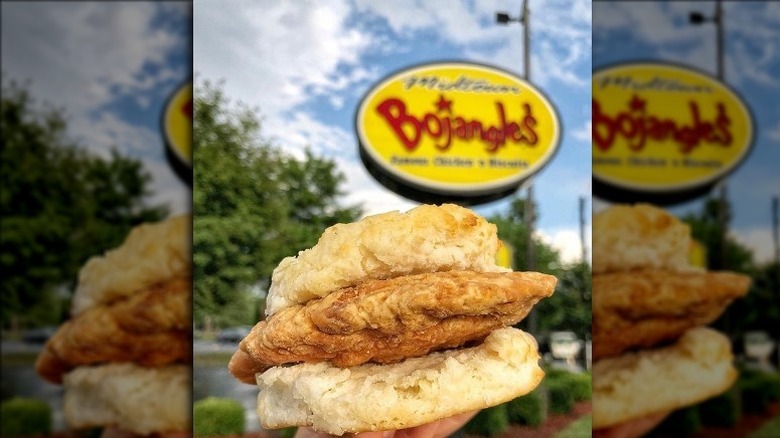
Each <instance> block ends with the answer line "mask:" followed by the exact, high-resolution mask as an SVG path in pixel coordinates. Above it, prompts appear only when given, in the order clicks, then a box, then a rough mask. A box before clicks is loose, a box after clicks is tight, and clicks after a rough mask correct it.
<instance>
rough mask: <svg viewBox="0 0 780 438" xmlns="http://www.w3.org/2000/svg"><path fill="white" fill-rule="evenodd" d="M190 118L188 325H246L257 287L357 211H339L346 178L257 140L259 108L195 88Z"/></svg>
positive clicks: (310, 158)
mask: <svg viewBox="0 0 780 438" xmlns="http://www.w3.org/2000/svg"><path fill="white" fill-rule="evenodd" d="M198 90H199V92H198V94H197V96H195V101H194V115H193V117H194V119H193V154H194V155H193V159H194V162H195V163H196V165H195V166H194V172H193V212H194V215H195V219H194V224H193V263H194V266H193V269H194V272H193V277H194V306H193V313H194V315H193V316H194V320H195V323H196V324H197V325H198V326H203V325H204V324H208V323H215V324H216V325H219V326H225V325H232V326H234V325H241V324H251V323H254V322H256V321H257V316H258V315H259V314H260V309H259V307H260V305H262V302H261V301H260V300H261V298H262V291H263V290H264V289H266V288H267V286H268V284H269V281H270V277H271V272H272V271H273V269H274V268H275V267H276V265H278V263H279V262H280V261H281V260H282V258H284V257H287V256H292V255H295V254H296V253H297V252H298V251H300V250H303V249H306V248H308V247H310V246H312V245H313V244H314V243H316V241H317V239H318V238H319V236H320V235H321V234H322V231H323V230H324V229H325V228H326V227H328V226H330V225H333V224H336V223H339V222H351V221H353V220H355V219H356V218H357V217H359V215H360V209H359V208H355V207H348V208H342V207H340V206H338V204H337V201H336V200H337V198H338V197H339V196H341V195H342V193H341V189H340V187H341V184H342V183H343V182H344V175H343V174H341V173H339V172H338V170H337V168H336V165H335V163H334V162H332V161H330V160H326V159H321V158H318V157H315V156H314V155H313V154H312V153H311V152H309V151H307V152H306V153H305V156H304V158H303V159H296V158H294V157H292V156H289V155H287V154H285V153H283V152H282V151H280V150H279V149H277V148H274V147H273V146H272V145H270V144H268V142H266V141H264V140H263V139H262V138H261V136H260V122H259V120H258V118H257V115H256V112H255V111H254V110H252V109H249V108H246V107H244V106H242V105H240V104H238V105H234V104H232V103H231V102H230V101H229V100H228V99H227V98H226V97H225V96H224V94H223V92H222V90H221V89H220V87H219V86H215V85H213V84H211V83H209V82H205V83H202V84H200V85H199V87H198Z"/></svg>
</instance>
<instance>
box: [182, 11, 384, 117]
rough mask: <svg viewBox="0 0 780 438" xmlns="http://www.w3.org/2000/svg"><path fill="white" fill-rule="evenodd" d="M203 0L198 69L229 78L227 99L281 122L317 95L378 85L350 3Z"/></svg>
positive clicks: (196, 23) (197, 21)
mask: <svg viewBox="0 0 780 438" xmlns="http://www.w3.org/2000/svg"><path fill="white" fill-rule="evenodd" d="M227 6H228V5H226V4H224V3H221V2H211V1H204V0H199V1H196V2H195V3H194V18H193V27H194V30H193V35H194V40H193V52H194V62H193V65H194V70H195V73H196V74H197V75H200V76H201V77H202V78H204V79H210V80H220V79H225V87H224V88H225V93H226V94H227V95H228V96H231V97H233V98H235V99H238V100H242V101H245V102H248V103H251V104H253V105H254V104H259V105H260V110H261V112H263V113H264V114H272V115H276V114H279V113H282V112H284V111H286V110H289V109H291V108H294V107H295V106H296V105H299V104H301V103H304V102H306V101H307V100H308V99H310V98H312V97H314V96H316V95H328V94H330V93H333V92H336V91H341V90H344V89H346V88H347V87H350V86H352V85H353V84H355V83H357V82H361V81H367V80H369V79H372V78H374V77H375V76H374V75H375V72H372V71H370V70H366V69H364V68H361V67H360V66H358V61H359V59H360V56H361V55H363V54H364V53H365V52H366V51H367V50H368V49H369V48H370V46H371V44H372V39H371V36H370V35H369V34H367V33H364V32H360V31H358V30H357V29H354V28H349V27H348V26H347V18H348V17H349V13H350V8H349V5H348V3H347V2H346V1H331V2H327V3H322V2H314V1H305V2H304V1H302V2H275V1H256V2H254V1H252V2H250V1H240V2H239V1H236V2H230V3H229V7H227Z"/></svg>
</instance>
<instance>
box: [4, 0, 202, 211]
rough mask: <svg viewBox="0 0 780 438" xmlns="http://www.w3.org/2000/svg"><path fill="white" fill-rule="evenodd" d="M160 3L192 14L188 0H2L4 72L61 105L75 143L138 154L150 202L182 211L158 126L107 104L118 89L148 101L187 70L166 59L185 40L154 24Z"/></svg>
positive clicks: (183, 193)
mask: <svg viewBox="0 0 780 438" xmlns="http://www.w3.org/2000/svg"><path fill="white" fill-rule="evenodd" d="M159 8H162V10H164V11H165V12H164V13H166V14H169V15H168V16H170V14H177V15H179V16H180V17H185V19H186V17H188V15H189V6H188V5H187V3H186V2H180V3H173V2H171V3H166V4H165V5H164V6H159V5H156V4H154V3H135V2H134V3H89V2H87V3H79V4H73V3H64V4H63V3H39V2H34V3H16V4H9V3H3V5H2V12H3V14H2V15H3V17H2V36H3V38H2V60H3V62H2V65H3V73H4V76H6V75H7V77H8V78H13V79H16V80H21V81H26V80H29V81H30V92H31V94H32V95H33V96H34V97H36V98H37V99H39V100H42V101H46V102H48V103H50V104H52V105H53V106H55V107H59V108H64V109H65V110H66V116H67V120H68V135H69V136H70V137H71V138H73V139H74V140H76V142H77V143H78V144H80V145H83V146H84V147H86V148H87V149H88V150H90V151H91V152H93V153H95V154H97V155H99V156H102V157H108V156H109V155H110V149H111V148H113V147H115V148H116V149H117V150H118V151H119V152H120V153H121V154H123V155H128V156H131V157H133V158H137V159H140V160H141V161H142V163H143V165H144V167H145V168H146V169H147V170H148V171H149V172H150V173H151V175H152V178H153V181H152V184H151V187H150V188H151V190H152V191H153V192H154V194H153V195H152V197H151V198H150V199H147V200H146V201H147V203H149V204H158V203H167V204H170V206H171V208H172V210H173V211H174V212H182V211H186V210H189V208H190V207H189V205H188V204H189V202H188V199H189V196H188V193H189V188H188V187H187V186H185V185H184V184H183V183H182V182H181V181H179V180H178V179H177V177H176V176H175V175H174V174H173V172H172V171H171V169H170V167H169V166H168V164H167V162H165V161H164V155H163V142H162V138H161V135H160V133H159V132H158V131H152V130H150V129H148V128H145V127H143V126H139V125H134V124H132V123H129V122H128V121H127V120H125V119H123V118H121V117H120V116H118V115H117V114H116V113H114V112H111V111H109V110H107V109H106V105H108V104H110V103H112V102H115V101H116V99H117V98H119V97H129V98H131V99H134V100H135V101H136V102H137V103H138V104H139V105H140V106H141V107H145V108H148V106H149V103H150V99H151V97H152V96H153V94H151V93H155V92H156V90H158V89H159V88H160V87H161V86H167V85H173V84H175V83H176V82H178V81H181V80H183V79H184V78H185V77H186V76H188V74H187V72H186V71H185V68H184V67H183V66H181V67H171V66H170V65H169V64H168V62H167V57H168V56H169V55H171V54H172V53H176V52H177V51H179V52H181V51H183V50H185V47H186V43H187V41H186V39H185V35H182V34H180V33H177V32H174V31H171V29H167V28H165V27H161V26H153V24H152V23H153V22H154V20H155V19H156V18H158V15H157V14H158V13H161V9H159ZM145 68H150V71H145ZM155 128H156V126H155Z"/></svg>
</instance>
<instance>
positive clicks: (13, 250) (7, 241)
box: [0, 83, 167, 327]
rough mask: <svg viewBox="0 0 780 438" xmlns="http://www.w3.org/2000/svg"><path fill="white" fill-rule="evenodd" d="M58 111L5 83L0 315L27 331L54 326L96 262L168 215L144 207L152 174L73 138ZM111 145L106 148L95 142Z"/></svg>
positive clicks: (138, 164) (135, 163)
mask: <svg viewBox="0 0 780 438" xmlns="http://www.w3.org/2000/svg"><path fill="white" fill-rule="evenodd" d="M66 128H67V126H66V122H65V119H64V117H63V115H62V113H61V111H57V110H51V109H40V108H39V107H38V106H37V105H36V104H35V102H34V101H33V100H32V98H31V97H30V96H29V95H28V94H27V92H26V91H25V90H23V89H22V88H20V87H19V86H18V85H16V84H14V83H11V84H10V85H8V86H6V85H5V84H3V97H2V143H3V159H2V160H0V221H2V222H0V227H1V228H2V230H3V232H2V233H1V234H0V268H1V269H2V271H3V273H4V275H3V281H2V286H0V287H1V288H2V301H1V302H0V309H1V310H0V315H1V316H2V324H3V326H5V327H7V326H9V324H10V323H11V322H12V320H13V322H15V323H18V324H20V325H23V326H27V327H34V326H43V325H55V324H58V323H59V322H60V321H61V319H62V317H63V313H64V310H65V309H66V308H67V303H66V302H63V300H67V298H68V296H67V291H68V290H70V289H71V288H72V287H73V286H74V284H75V280H76V274H77V272H78V269H79V268H80V267H81V266H82V265H83V264H84V262H85V261H86V260H87V259H88V258H89V257H91V256H94V255H97V254H102V253H103V252H105V251H106V250H108V249H111V248H113V247H115V246H117V245H119V244H120V243H121V242H122V240H123V239H124V237H125V236H126V235H127V233H128V231H129V230H130V229H131V228H132V227H134V226H136V225H138V224H140V223H141V222H147V221H155V220H159V219H161V218H162V217H164V216H165V215H167V210H166V209H165V208H163V207H161V206H155V207H148V206H146V205H145V204H144V199H145V198H146V197H147V195H149V194H150V193H149V183H150V182H151V176H150V175H149V174H148V173H147V172H146V170H145V169H144V168H143V166H142V164H141V162H140V161H137V160H134V159H130V158H127V157H123V156H121V155H119V154H118V153H117V152H116V151H112V152H111V155H110V157H109V158H103V157H99V156H96V155H93V154H91V153H89V152H88V151H87V149H86V148H84V147H80V146H79V145H77V144H75V143H73V142H71V141H70V140H69V139H68V135H67V129H66ZM90 146H92V147H103V146H105V147H108V146H109V145H90Z"/></svg>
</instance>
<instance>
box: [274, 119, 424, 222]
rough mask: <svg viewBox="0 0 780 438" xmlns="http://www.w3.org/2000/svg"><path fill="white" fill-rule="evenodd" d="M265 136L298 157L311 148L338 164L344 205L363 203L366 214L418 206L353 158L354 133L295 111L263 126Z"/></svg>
mask: <svg viewBox="0 0 780 438" xmlns="http://www.w3.org/2000/svg"><path fill="white" fill-rule="evenodd" d="M264 128H265V136H266V137H267V138H268V139H269V140H270V141H271V142H272V143H275V144H279V143H282V142H283V144H284V145H285V150H286V151H287V152H288V153H290V154H292V155H293V156H295V157H297V158H303V156H304V150H305V149H306V148H307V147H308V148H310V149H311V151H312V152H314V153H315V154H316V155H318V156H326V157H329V158H331V159H333V160H334V161H335V162H336V165H337V167H338V170H339V171H340V172H342V173H343V174H344V176H345V177H346V181H345V183H344V186H343V189H344V191H345V192H346V196H345V197H344V198H343V199H342V200H341V203H342V205H353V204H361V205H362V206H363V209H364V214H365V215H367V216H368V215H372V214H378V213H384V212H387V211H392V210H399V211H406V210H408V209H410V208H413V207H415V206H416V205H419V204H417V203H415V202H412V201H409V200H407V199H404V198H402V197H400V196H398V195H396V194H395V193H393V192H391V191H390V190H388V189H386V188H384V187H382V186H381V185H380V184H379V183H377V182H376V180H375V179H374V178H373V177H372V176H371V175H370V174H369V173H368V171H367V170H366V169H365V167H363V165H362V164H361V163H360V162H359V161H357V160H355V159H354V158H353V157H355V156H357V148H358V145H357V140H356V138H355V136H354V134H352V133H350V132H347V131H345V130H343V129H341V128H339V127H336V126H331V125H326V124H324V123H321V122H319V121H318V120H316V119H315V118H313V117H312V116H311V115H310V114H307V113H305V112H295V113H294V114H292V115H291V117H290V118H289V119H288V118H276V119H273V120H268V121H267V123H266V124H265V125H264Z"/></svg>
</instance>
